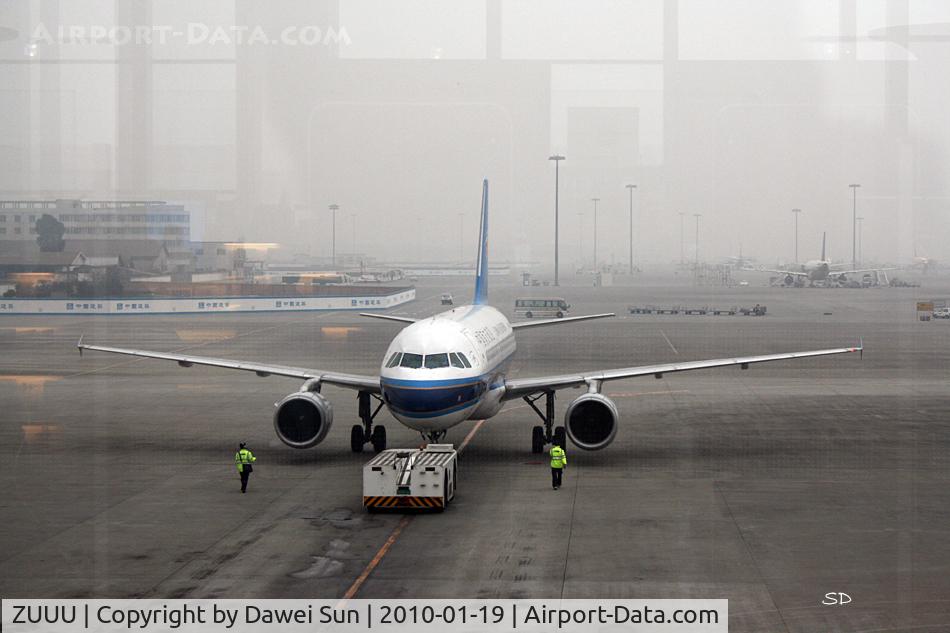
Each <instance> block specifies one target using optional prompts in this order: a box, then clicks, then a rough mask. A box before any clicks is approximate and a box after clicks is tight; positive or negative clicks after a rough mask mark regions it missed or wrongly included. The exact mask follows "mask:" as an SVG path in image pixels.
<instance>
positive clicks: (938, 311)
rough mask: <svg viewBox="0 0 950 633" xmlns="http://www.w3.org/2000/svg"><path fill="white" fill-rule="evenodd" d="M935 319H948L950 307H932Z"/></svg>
mask: <svg viewBox="0 0 950 633" xmlns="http://www.w3.org/2000/svg"><path fill="white" fill-rule="evenodd" d="M934 318H935V319H950V308H934Z"/></svg>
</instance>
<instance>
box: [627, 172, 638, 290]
mask: <svg viewBox="0 0 950 633" xmlns="http://www.w3.org/2000/svg"><path fill="white" fill-rule="evenodd" d="M636 188H637V186H636V185H627V191H629V192H630V274H631V275H633V190H634V189H636Z"/></svg>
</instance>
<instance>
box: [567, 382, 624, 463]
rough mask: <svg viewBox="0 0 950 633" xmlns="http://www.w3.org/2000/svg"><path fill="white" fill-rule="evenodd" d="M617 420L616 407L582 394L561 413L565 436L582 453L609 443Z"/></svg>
mask: <svg viewBox="0 0 950 633" xmlns="http://www.w3.org/2000/svg"><path fill="white" fill-rule="evenodd" d="M619 420H620V414H619V413H618V412H617V405H615V404H614V403H613V400H611V399H610V398H608V397H607V396H605V395H603V394H599V393H587V394H584V395H583V396H581V397H580V398H578V399H577V400H575V401H574V402H572V403H571V404H570V406H568V407H567V411H566V412H565V414H564V426H565V427H566V431H567V435H568V437H570V438H571V442H573V443H574V444H575V445H576V446H577V447H578V448H582V449H584V450H585V451H599V450H600V449H602V448H606V447H607V446H608V445H609V444H610V443H611V442H613V441H614V436H615V435H617V422H618V421H619Z"/></svg>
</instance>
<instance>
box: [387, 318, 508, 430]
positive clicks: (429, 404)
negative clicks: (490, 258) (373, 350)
mask: <svg viewBox="0 0 950 633" xmlns="http://www.w3.org/2000/svg"><path fill="white" fill-rule="evenodd" d="M514 353H515V336H514V330H513V329H512V328H511V324H510V323H509V322H508V319H507V318H505V316H504V315H503V314H502V313H501V312H499V311H498V310H496V309H495V308H492V307H491V306H487V305H470V306H459V307H457V308H453V309H451V310H448V311H446V312H442V313H439V314H436V315H435V316H432V317H429V318H427V319H423V320H421V321H417V322H415V323H413V324H411V325H409V326H407V327H406V328H405V329H403V330H402V331H401V332H400V333H399V334H398V335H397V336H396V337H395V338H394V339H393V341H392V343H390V345H389V348H388V349H387V350H386V355H385V356H384V357H383V363H382V367H381V368H380V383H381V386H382V392H383V401H384V402H385V403H386V406H387V407H388V408H389V411H390V412H391V413H392V414H393V417H395V418H396V419H397V420H399V421H400V422H402V423H403V424H405V425H406V426H408V427H409V428H411V429H415V430H418V431H422V432H431V431H441V430H445V429H448V428H450V427H452V426H455V425H456V424H458V423H460V422H463V421H465V420H467V419H469V418H472V417H478V418H488V417H491V416H493V415H495V414H496V413H498V411H499V410H500V409H501V407H502V404H503V403H502V397H503V396H504V391H505V373H506V372H507V370H508V365H509V363H510V362H511V359H512V357H513V356H514Z"/></svg>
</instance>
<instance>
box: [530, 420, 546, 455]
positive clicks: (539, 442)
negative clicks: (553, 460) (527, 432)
mask: <svg viewBox="0 0 950 633" xmlns="http://www.w3.org/2000/svg"><path fill="white" fill-rule="evenodd" d="M531 452H532V453H534V454H535V455H540V454H541V453H543V452H544V428H543V427H541V426H535V427H533V428H532V429H531Z"/></svg>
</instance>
